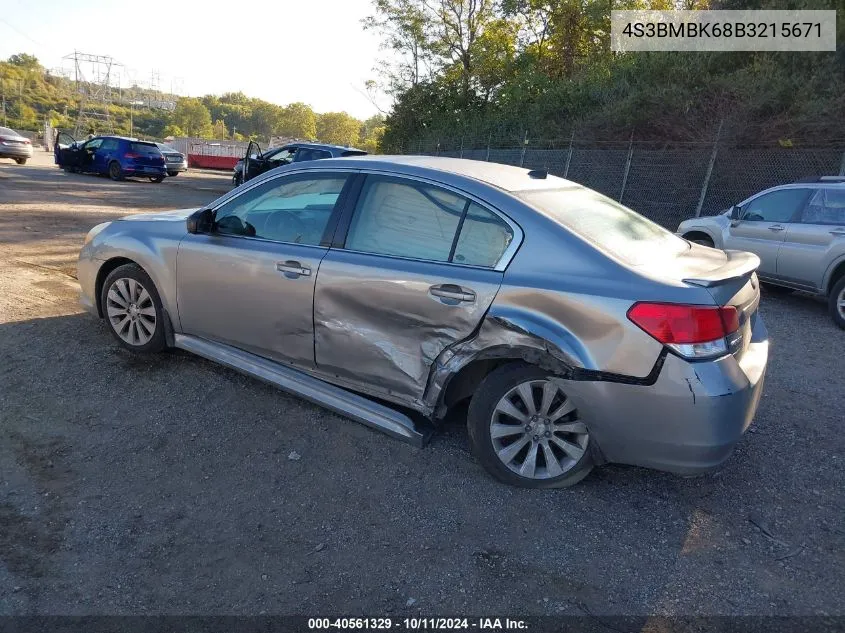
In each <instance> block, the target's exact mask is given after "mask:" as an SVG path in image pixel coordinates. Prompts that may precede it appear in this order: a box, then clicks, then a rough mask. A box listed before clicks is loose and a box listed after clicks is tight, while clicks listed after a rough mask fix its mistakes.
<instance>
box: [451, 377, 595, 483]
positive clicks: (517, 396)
mask: <svg viewBox="0 0 845 633" xmlns="http://www.w3.org/2000/svg"><path fill="white" fill-rule="evenodd" d="M552 378H553V377H552V376H551V375H550V374H549V372H547V371H544V370H543V369H540V368H539V367H535V366H533V365H528V364H526V363H509V364H507V365H503V366H501V367H499V368H498V369H496V370H494V371H492V372H491V373H490V374H489V375H488V376H487V377H486V378H485V379H484V381H483V382H482V383H481V385H480V387H479V388H478V390H477V391H476V392H475V395H474V396H473V398H472V401H471V402H470V406H469V414H468V416H467V429H468V431H469V442H470V447H471V448H472V452H473V454H474V455H475V457H476V459H478V461H480V462H481V464H482V465H483V466H484V468H485V469H486V470H487V471H488V472H489V473H490V474H491V475H493V476H494V477H495V478H496V479H498V480H500V481H503V482H505V483H507V484H511V485H514V486H521V487H524V488H564V487H567V486H572V485H574V484H576V483H578V482H579V481H581V480H582V479H583V478H584V477H586V476H587V474H588V473H589V472H590V470H592V468H593V460H592V457H591V454H590V445H589V444H590V432H589V429H588V428H587V426H586V424H584V422H582V421H581V420H580V418H579V415H578V410H577V409H576V408H575V405H574V403H573V402H572V400H571V399H570V398H569V397H568V396H567V394H566V393H564V391H563V390H562V389H561V387H560V386H559V385H558V384H557V383H556V382H554V380H553V379H552Z"/></svg>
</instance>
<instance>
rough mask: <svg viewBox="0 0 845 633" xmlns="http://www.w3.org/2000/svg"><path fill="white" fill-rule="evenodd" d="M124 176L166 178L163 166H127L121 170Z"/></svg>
mask: <svg viewBox="0 0 845 633" xmlns="http://www.w3.org/2000/svg"><path fill="white" fill-rule="evenodd" d="M123 175H124V176H166V175H167V168H165V167H164V166H163V165H128V166H126V167H124V168H123Z"/></svg>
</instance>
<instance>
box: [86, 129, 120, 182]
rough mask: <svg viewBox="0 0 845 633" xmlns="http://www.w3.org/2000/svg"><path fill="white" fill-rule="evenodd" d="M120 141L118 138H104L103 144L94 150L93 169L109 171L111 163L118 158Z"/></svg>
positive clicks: (103, 171) (103, 172)
mask: <svg viewBox="0 0 845 633" xmlns="http://www.w3.org/2000/svg"><path fill="white" fill-rule="evenodd" d="M119 146H120V142H119V141H118V140H117V139H116V138H106V139H103V142H102V144H101V145H100V147H99V148H97V150H96V151H95V152H94V160H93V162H92V169H93V171H96V172H98V173H101V174H105V173H106V172H107V171H108V167H109V163H110V162H111V161H112V160H113V159H115V158H117V154H118V148H119Z"/></svg>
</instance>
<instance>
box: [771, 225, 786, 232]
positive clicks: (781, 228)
mask: <svg viewBox="0 0 845 633" xmlns="http://www.w3.org/2000/svg"><path fill="white" fill-rule="evenodd" d="M769 230H770V231H775V232H776V233H777V232H780V231H785V230H786V227H785V226H781V225H780V224H775V225H773V226H770V227H769Z"/></svg>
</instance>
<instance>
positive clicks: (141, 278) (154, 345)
mask: <svg viewBox="0 0 845 633" xmlns="http://www.w3.org/2000/svg"><path fill="white" fill-rule="evenodd" d="M121 280H135V282H137V283H138V284H140V286H141V287H142V288H143V289H144V290H146V291H147V293H148V295H149V298H150V302H149V303H146V301H138V304H137V305H138V307H139V308H141V309H147V308H148V307H149V306H150V305H151V307H152V308H154V310H155V322H154V327H153V331H152V333H151V336H150V338H149V340H148V341H145V342H143V343H140V342H139V343H138V344H132V343H131V342H129V341H127V340H125V339H124V338H123V337H122V336H121V334H119V333H118V325H120V326H122V325H123V322H121V323H116V321H117V319H120V316H115V317H112V316H110V308H112V309H117V310H119V309H121V308H122V306H120V305H119V304H118V303H116V302H114V301H113V300H112V299H111V298H110V297H109V292H110V291H111V290H112V286H114V285H115V283H116V282H118V281H121ZM120 285H121V286H122V287H125V286H123V284H120ZM115 292H116V293H119V292H123V293H125V290H124V291H120V290H118V288H115ZM139 294H140V293H139ZM118 296H120V297H121V298H123V296H124V295H123V294H119V295H118ZM100 305H101V306H102V310H103V317H104V319H105V321H106V326H107V327H108V329H109V331H110V332H111V334H112V336H113V337H114V338H115V340H116V341H117V342H118V343H119V344H120V345H121V346H122V347H124V348H126V349H128V350H131V351H133V352H141V353H155V352H160V351H162V350H163V349H165V348H166V347H167V341H166V339H165V336H164V309H163V308H162V306H161V298H160V297H159V295H158V290H157V289H156V287H155V284H154V283H153V280H152V279H150V276H149V275H148V274H147V273H146V272H145V271H144V269H143V268H141V267H140V266H138V265H137V264H124V265H123V266H119V267H117V268H115V269H114V270H113V271H111V272H110V273H109V274H108V276H107V277H106V280H105V281H104V282H103V288H102V290H101V292H100ZM130 305H132V304H131V303H130ZM138 318H139V319H141V318H143V317H141V316H140V315H138ZM124 322H125V321H124ZM146 323H149V320H146ZM133 327H135V328H136V329H135V333H136V334H137V332H138V331H139V329H140V328H141V327H143V326H142V325H141V324H140V323H138V324H136V325H134V326H133V324H132V323H131V322H130V323H129V324H128V330H131V329H132V328H133ZM121 329H122V330H123V331H124V332H127V331H128V330H126V329H125V328H121ZM147 334H149V332H147V333H146V334H145V335H147ZM130 338H131V336H130Z"/></svg>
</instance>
